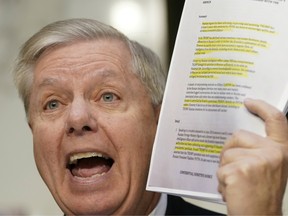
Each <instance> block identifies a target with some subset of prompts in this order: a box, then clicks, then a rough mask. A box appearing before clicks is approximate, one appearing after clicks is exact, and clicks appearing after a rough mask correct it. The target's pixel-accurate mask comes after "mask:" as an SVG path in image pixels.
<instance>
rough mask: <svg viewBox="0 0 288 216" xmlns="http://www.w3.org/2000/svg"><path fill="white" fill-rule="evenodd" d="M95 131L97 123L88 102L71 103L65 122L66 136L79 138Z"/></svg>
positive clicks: (76, 101) (77, 101)
mask: <svg viewBox="0 0 288 216" xmlns="http://www.w3.org/2000/svg"><path fill="white" fill-rule="evenodd" d="M96 131H97V121H96V119H95V116H94V115H93V110H92V107H91V105H90V104H89V102H86V101H84V100H75V101H73V102H72V104H71V106H70V109H69V113H68V117H67V122H66V133H67V135H78V136H81V135H84V134H86V133H89V132H96Z"/></svg>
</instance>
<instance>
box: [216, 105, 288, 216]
mask: <svg viewBox="0 0 288 216" xmlns="http://www.w3.org/2000/svg"><path fill="white" fill-rule="evenodd" d="M245 106H246V107H247V109H248V110H249V111H250V112H252V113H254V114H256V115H258V116H259V117H260V118H261V119H263V121H264V122H265V129H266V134H267V137H262V136H259V135H256V134H254V133H251V132H248V131H243V130H240V131H238V132H236V133H235V134H234V135H233V136H232V137H231V138H230V139H229V140H228V141H227V143H226V144H225V145H224V148H223V151H222V153H221V161H220V167H219V170H218V173H217V175H218V180H219V187H218V190H219V192H220V193H221V194H222V196H223V199H224V201H226V202H227V211H228V214H229V215H235V214H237V215H248V214H249V215H269V214H273V215H281V214H282V199H283V196H284V192H285V187H286V183H287V176H288V126H287V121H286V118H285V116H284V115H283V114H282V113H281V112H280V111H278V110H277V109H276V108H274V107H272V106H270V105H268V104H267V103H265V102H263V101H259V100H246V101H245Z"/></svg>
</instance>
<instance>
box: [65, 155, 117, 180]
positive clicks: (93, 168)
mask: <svg viewBox="0 0 288 216" xmlns="http://www.w3.org/2000/svg"><path fill="white" fill-rule="evenodd" d="M113 163H114V160H113V159H112V158H109V157H107V156H105V155H103V154H101V153H96V152H86V153H77V154H73V155H71V156H70V158H69V161H68V165H67V168H68V169H69V170H70V172H71V174H72V175H73V176H76V177H80V178H91V177H99V176H102V175H104V174H106V173H107V172H108V171H109V170H110V169H111V167H112V165H113Z"/></svg>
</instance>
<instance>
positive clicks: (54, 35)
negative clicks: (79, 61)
mask: <svg viewBox="0 0 288 216" xmlns="http://www.w3.org/2000/svg"><path fill="white" fill-rule="evenodd" d="M105 38H107V39H117V40H120V41H122V42H124V43H125V44H126V45H127V48H128V49H129V50H130V53H131V56H132V66H133V69H134V72H135V73H136V74H137V75H138V77H139V79H140V80H141V81H142V83H143V84H144V86H145V87H146V88H147V90H148V92H149V94H150V97H151V101H152V104H153V105H159V104H161V102H162V97H163V93H164V88H165V83H166V76H167V74H166V72H164V70H163V68H162V66H161V63H160V60H159V57H158V56H157V55H156V54H155V53H154V52H153V51H151V50H150V49H148V48H147V47H144V46H142V45H141V44H139V43H137V42H135V41H132V40H129V39H128V38H127V37H126V36H125V35H124V34H122V33H121V32H119V31H118V30H116V29H114V28H113V27H111V26H108V25H105V24H103V23H101V22H98V21H96V20H91V19H68V20H63V21H57V22H54V23H51V24H49V25H47V26H45V27H44V28H42V29H41V30H40V31H39V32H37V33H36V34H35V35H33V36H32V37H31V38H30V39H29V40H28V41H27V42H26V43H25V44H24V45H23V46H22V48H21V50H20V52H19V55H18V57H17V59H16V63H15V67H14V70H13V75H14V82H15V85H16V87H17V89H18V93H19V96H20V98H21V99H22V101H23V103H24V108H25V112H26V116H27V117H28V113H29V112H28V111H29V103H30V95H31V90H32V82H33V69H34V66H35V63H36V62H37V60H38V59H39V57H40V56H41V54H42V53H43V52H44V51H45V50H47V49H50V48H53V47H56V46H59V45H63V44H69V43H73V42H75V41H87V40H88V41H89V40H95V39H105Z"/></svg>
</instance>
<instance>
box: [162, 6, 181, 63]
mask: <svg viewBox="0 0 288 216" xmlns="http://www.w3.org/2000/svg"><path fill="white" fill-rule="evenodd" d="M166 2H167V16H168V19H167V20H168V62H170V59H171V56H172V52H173V48H174V43H175V38H176V35H177V30H178V26H179V21H180V18H181V14H182V10H183V6H184V2H185V0H166Z"/></svg>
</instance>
